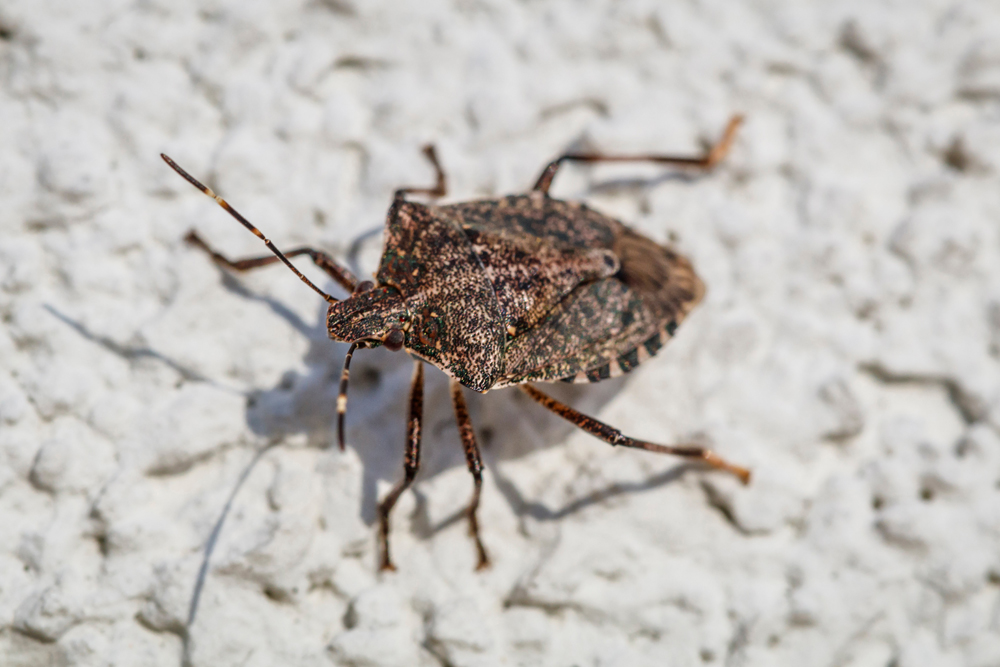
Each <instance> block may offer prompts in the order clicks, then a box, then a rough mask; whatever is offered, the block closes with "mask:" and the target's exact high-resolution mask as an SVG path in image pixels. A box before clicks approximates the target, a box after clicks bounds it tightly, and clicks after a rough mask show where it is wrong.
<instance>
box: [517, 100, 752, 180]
mask: <svg viewBox="0 0 1000 667" xmlns="http://www.w3.org/2000/svg"><path fill="white" fill-rule="evenodd" d="M742 122H743V116H739V115H736V116H733V117H732V118H731V119H730V120H729V124H728V125H727V126H726V130H725V132H723V134H722V138H721V139H720V140H719V141H718V142H717V143H716V144H715V145H714V146H712V147H711V148H710V149H708V150H707V151H706V152H705V154H704V155H702V156H700V157H686V156H677V155H602V154H600V153H566V154H565V155H560V156H559V157H558V158H556V159H555V160H553V161H552V162H550V163H549V164H548V165H546V166H545V169H543V170H542V173H541V175H540V176H539V177H538V180H537V181H535V187H534V188H532V189H533V190H537V191H540V192H545V193H548V191H549V188H550V187H551V186H552V179H553V178H555V176H556V172H557V171H559V167H561V166H562V163H563V162H656V163H659V164H675V165H678V166H681V167H696V168H699V169H711V168H712V167H714V166H715V165H717V164H718V163H719V162H720V161H721V160H722V158H724V157H725V156H726V153H728V152H729V148H730V147H731V146H732V144H733V139H734V138H735V137H736V129H737V128H738V127H739V126H740V123H742Z"/></svg>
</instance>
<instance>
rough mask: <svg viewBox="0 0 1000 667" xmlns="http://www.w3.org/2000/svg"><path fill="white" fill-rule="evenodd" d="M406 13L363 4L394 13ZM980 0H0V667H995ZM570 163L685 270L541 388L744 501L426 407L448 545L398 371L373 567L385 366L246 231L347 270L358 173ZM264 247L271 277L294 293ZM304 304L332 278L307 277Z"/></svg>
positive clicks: (572, 444)
mask: <svg viewBox="0 0 1000 667" xmlns="http://www.w3.org/2000/svg"><path fill="white" fill-rule="evenodd" d="M404 4H405V5H406V6H403V5H404ZM998 44H1000V6H998V5H997V4H996V3H990V2H964V3H955V2H936V1H934V0H922V1H921V2H891V1H883V2H849V3H829V2H819V1H816V2H811V3H797V2H767V1H764V0H760V1H758V2H738V3H735V2H724V1H721V0H720V1H716V2H683V3H682V2H672V3H666V2H662V3H661V2H654V1H652V0H648V1H643V0H635V1H627V2H568V1H567V2H551V3H550V2H500V1H493V0H464V1H463V0H455V1H454V2H443V1H442V2H436V1H431V2H420V3H397V2H385V1H364V0H312V1H309V2H281V3H279V2H243V3H236V2H223V1H221V0H219V1H216V2H200V3H199V2H176V1H171V2H165V1H162V0H144V1H142V2H123V1H117V2H83V1H80V2H62V3H59V2H53V1H51V0H47V1H39V0H6V1H5V2H3V3H2V4H0V147H2V148H0V232H2V233H0V319H2V325H0V663H3V664H5V665H178V664H180V663H181V660H182V653H183V650H184V649H183V646H182V639H181V638H182V636H183V635H184V628H185V626H186V624H187V620H188V617H189V605H190V601H191V596H192V590H193V587H194V583H195V580H196V578H197V572H198V568H199V566H200V564H201V561H202V556H203V549H204V547H205V544H206V542H207V541H208V540H209V537H210V535H211V532H212V529H213V526H214V525H215V524H216V522H217V521H218V520H219V517H220V514H221V512H222V510H223V507H224V506H225V504H226V501H227V499H228V498H229V497H230V495H231V494H232V492H233V490H234V488H235V487H236V485H237V482H238V480H239V479H240V476H241V475H242V474H243V473H244V471H245V470H246V469H247V466H248V464H249V463H250V462H251V460H252V459H253V458H254V455H255V453H257V452H258V451H260V449H261V448H262V447H263V446H265V445H266V444H268V443H272V444H273V445H274V446H273V447H271V448H270V449H268V450H267V451H266V452H264V453H263V455H262V456H261V458H260V459H259V461H258V462H257V464H256V465H255V466H254V467H253V468H252V469H250V472H249V475H248V477H247V478H246V482H245V484H244V485H243V486H242V487H241V488H240V489H239V491H238V493H237V494H236V495H235V497H234V499H233V501H232V505H231V510H230V513H229V515H228V517H227V520H226V522H225V524H224V526H223V528H222V532H221V534H220V536H219V538H218V541H217V544H216V549H215V552H214V554H213V556H212V560H211V562H210V565H209V571H208V575H207V578H206V581H205V587H204V589H203V591H202V596H201V599H200V604H199V608H198V611H197V615H196V617H195V620H194V622H193V623H192V624H191V626H190V635H189V636H190V642H189V646H188V649H189V655H188V658H189V660H190V664H192V665H205V666H208V665H212V666H219V665H260V666H269V665H358V666H360V665H379V666H382V665H386V666H388V665H428V666H429V665H453V666H465V665H553V666H565V665H578V666H580V667H583V666H588V667H589V666H594V667H596V666H602V667H604V666H610V665H621V666H628V667H635V666H641V665H651V666H652V665H657V666H662V665H679V666H684V665H708V666H711V665H719V666H722V665H725V666H728V667H751V666H761V667H763V666H772V665H796V666H798V665H824V666H825V665H829V666H831V667H834V666H837V667H839V666H848V665H850V666H857V667H861V666H866V667H867V666H873V667H888V666H890V665H892V666H894V667H918V666H925V665H926V666H932V665H933V666H950V665H954V666H959V665H962V666H969V667H989V666H995V665H998V664H1000V362H998V359H1000V177H998V169H1000V48H998ZM734 112H741V113H744V114H746V117H747V123H746V125H745V127H744V128H743V130H742V132H741V134H740V136H739V138H738V140H737V142H736V144H735V146H734V149H733V151H732V154H731V156H730V157H729V159H728V160H727V161H726V163H725V165H723V166H722V167H721V168H720V169H719V170H718V171H717V172H715V173H713V174H711V175H709V176H706V177H698V178H675V177H673V176H671V173H670V172H669V171H668V170H665V169H662V168H658V167H653V166H649V165H634V166H614V167H611V166H605V167H599V168H598V167H580V166H570V167H567V168H566V169H565V170H564V173H561V174H560V176H559V178H558V179H557V181H556V184H555V186H554V189H553V194H554V195H556V196H561V197H566V198H570V197H574V198H585V199H586V200H587V201H588V202H589V203H591V204H592V205H593V206H595V207H598V208H600V209H601V210H603V211H606V212H608V213H610V214H613V215H615V216H617V217H619V218H621V219H622V220H624V221H625V222H627V223H628V224H631V225H633V226H634V227H635V228H637V229H639V230H641V231H642V232H644V233H646V234H648V235H650V236H651V237H653V238H654V239H657V240H661V241H667V240H672V241H673V242H674V243H675V244H676V245H677V247H678V248H679V249H680V250H681V251H683V252H684V253H686V254H688V255H689V256H690V257H691V258H692V260H693V261H694V263H695V266H696V267H697V269H698V270H699V273H700V274H701V275H702V276H703V278H704V280H705V282H706V283H707V285H708V289H709V291H708V296H707V298H706V300H705V302H704V303H703V304H702V305H701V306H700V307H699V308H698V309H697V310H696V311H695V312H694V314H693V315H692V316H691V318H690V319H689V320H688V321H687V322H685V323H684V325H683V326H682V327H681V329H680V330H679V332H678V336H677V338H676V339H675V340H674V341H673V342H672V343H671V344H670V345H669V346H668V347H667V348H666V349H665V350H664V351H663V352H662V353H661V354H660V355H659V356H658V357H657V358H656V359H654V360H653V361H650V362H648V363H646V364H644V365H643V366H642V367H641V368H640V369H639V370H637V371H636V372H634V373H633V374H632V375H631V377H629V378H628V380H627V381H612V382H608V383H604V384H602V385H598V386H592V387H580V388H568V389H566V388H564V389H565V390H564V391H561V392H559V396H561V397H563V398H565V399H567V400H570V401H571V402H573V404H574V405H577V406H579V407H581V409H585V410H588V411H590V412H591V413H592V414H595V416H597V417H599V418H601V419H603V420H605V421H607V422H609V423H611V424H614V425H615V426H618V427H619V428H621V429H622V430H623V431H624V432H625V433H627V434H630V435H634V436H637V437H643V438H647V439H650V440H658V441H662V442H670V441H674V440H679V439H684V438H691V437H697V438H700V439H703V440H705V441H708V442H711V443H712V444H713V446H714V447H715V448H716V449H717V450H718V451H719V452H721V453H722V454H724V455H725V456H727V457H729V458H731V459H732V460H733V461H736V462H740V463H744V464H746V465H748V466H750V467H752V468H753V470H754V474H755V478H754V481H753V483H752V484H751V485H750V486H748V487H745V488H744V487H740V486H739V485H738V484H737V483H736V482H735V481H734V480H732V479H729V478H727V477H726V476H725V475H721V474H718V473H712V472H706V471H703V470H699V469H691V468H688V467H686V466H682V465H680V464H679V462H678V461H677V460H674V459H671V458H667V457H657V456H653V455H648V454H643V453H637V452H631V451H617V450H612V449H611V448H610V447H608V446H606V445H604V444H603V443H601V442H598V441H596V440H594V439H593V438H591V437H589V436H587V435H586V434H583V433H580V432H577V431H574V430H572V429H570V428H568V427H567V426H565V425H564V424H562V423H561V422H560V421H559V420H558V419H556V418H554V417H548V416H546V415H545V414H544V413H543V412H542V411H541V410H540V409H539V408H537V407H536V406H534V405H533V404H529V402H528V401H527V400H526V399H525V397H523V396H521V395H519V393H518V392H516V391H512V390H505V391H500V392H496V393H490V394H489V395H487V396H484V397H473V396H470V398H469V400H470V405H471V409H472V413H473V415H472V416H473V419H474V420H475V422H476V424H477V427H478V428H479V430H480V439H481V441H482V442H483V444H484V449H485V456H486V464H487V467H488V472H487V474H486V482H485V486H484V494H483V503H482V509H481V521H482V524H483V539H484V541H485V543H486V546H487V548H488V549H489V550H490V552H491V555H492V557H493V561H494V564H493V567H492V568H491V569H490V570H489V571H487V572H484V573H475V572H473V571H472V569H473V565H474V563H475V560H474V558H475V556H474V551H473V548H472V544H471V542H470V540H469V539H468V536H467V534H466V527H465V525H464V522H462V521H461V520H455V519H456V515H457V513H458V512H460V511H461V509H462V507H463V506H464V504H465V503H466V502H467V499H468V495H469V492H470V490H471V481H470V479H469V476H468V473H467V472H466V470H465V468H464V464H463V461H462V455H461V451H460V448H459V446H458V437H457V432H456V431H455V428H454V425H453V421H452V417H451V414H450V405H449V402H448V399H447V396H446V393H447V392H446V384H445V382H444V378H443V376H442V375H441V374H440V373H438V372H437V371H431V372H430V373H429V380H428V386H427V411H426V415H427V417H426V427H425V436H424V444H425V469H424V472H423V473H422V475H421V478H420V481H419V483H418V485H417V487H416V490H415V492H413V493H408V494H406V495H404V496H403V498H402V500H401V501H400V504H399V506H398V507H397V511H396V513H395V523H394V525H393V535H392V538H393V546H394V555H395V558H396V561H397V564H398V565H399V570H398V572H396V573H393V574H388V575H378V574H377V573H376V558H375V557H376V548H375V547H376V542H375V529H374V525H373V523H372V522H373V519H374V514H375V503H376V500H377V498H379V497H381V496H382V495H384V494H385V493H386V492H387V490H388V488H389V486H390V485H391V484H392V483H393V482H394V481H395V480H396V479H397V478H398V477H399V476H400V475H401V471H402V444H403V433H404V419H405V405H406V392H407V385H408V380H409V375H410V364H409V363H408V362H407V360H406V359H405V357H404V356H403V355H402V354H396V355H393V354H389V353H386V352H384V351H375V352H367V353H365V352H359V353H358V354H357V355H356V357H355V362H354V373H353V386H352V391H351V411H350V415H349V420H348V426H349V428H348V440H349V446H348V450H347V451H346V452H345V453H341V452H339V451H338V450H337V449H336V448H335V447H334V448H329V447H328V445H330V444H331V440H332V425H333V417H334V410H333V407H334V398H335V395H336V383H337V379H338V376H339V370H340V364H341V362H342V358H343V354H344V351H345V346H343V345H339V344H333V343H331V342H329V341H327V340H326V339H325V332H324V329H323V322H324V318H323V314H324V311H323V308H322V306H323V304H322V302H321V301H320V300H319V299H318V298H317V297H316V295H315V294H313V293H312V292H311V291H309V290H308V289H306V288H305V287H303V286H302V284H301V283H299V281H298V280H296V279H295V277H294V276H292V275H291V274H290V273H289V272H287V271H285V270H284V269H282V268H280V267H276V268H271V269H267V270H262V271H260V272H256V273H254V274H250V275H246V276H240V277H235V278H233V277H229V276H226V275H224V274H223V273H221V272H220V271H219V270H217V269H216V268H215V267H214V266H213V265H212V264H211V263H210V262H209V261H207V259H206V257H205V256H203V255H202V254H200V253H199V252H197V251H195V250H193V249H192V248H190V247H189V246H187V245H185V244H184V243H183V242H182V238H183V236H184V234H185V233H186V231H187V230H188V229H189V228H192V227H196V228H197V229H198V230H199V232H200V233H201V234H202V235H203V236H204V237H205V238H207V239H209V240H210V241H211V242H212V243H213V244H215V245H216V246H218V247H219V248H220V249H224V250H225V251H226V252H228V253H231V254H232V255H233V256H242V255H252V254H259V253H261V252H262V251H263V248H262V247H261V246H260V244H259V242H258V241H257V240H256V239H255V238H254V237H253V236H251V235H250V234H248V233H247V232H246V231H245V230H244V229H242V228H241V227H240V226H239V225H238V224H236V223H235V222H234V221H233V220H231V219H230V218H228V217H227V216H226V215H225V214H224V213H223V212H222V211H221V210H219V209H218V208H217V207H215V206H214V205H213V204H212V203H211V202H210V201H209V200H207V199H206V198H204V197H203V196H201V195H199V194H198V193H197V192H196V191H195V190H194V189H192V188H191V187H190V186H189V185H187V184H186V183H184V182H183V181H182V180H181V179H180V178H178V177H177V176H176V175H175V174H174V173H173V172H171V171H170V170H169V169H168V168H167V167H166V166H165V165H164V164H163V163H162V162H161V161H160V159H159V157H158V154H159V153H160V152H161V151H162V152H166V153H168V154H170V155H171V156H173V157H174V158H175V159H176V160H177V161H178V162H180V163H181V164H182V165H183V166H185V167H186V168H187V169H189V170H190V171H191V172H192V173H193V174H195V175H197V176H199V177H202V178H204V179H206V180H207V182H208V183H209V184H210V185H212V186H213V187H215V188H216V189H217V190H218V191H219V192H220V193H221V194H223V196H225V197H227V198H228V199H229V201H230V202H231V203H232V204H233V205H234V206H236V207H237V208H238V209H239V210H240V211H242V212H243V213H244V214H245V215H247V217H249V218H250V219H251V220H253V221H254V222H255V223H257V224H258V225H259V226H260V227H261V229H263V230H264V232H265V233H266V234H267V235H268V236H269V237H271V238H272V239H273V240H274V241H275V242H276V243H277V244H278V245H279V246H280V247H283V248H291V247H293V246H296V245H300V244H315V245H317V246H320V247H322V248H324V249H327V250H329V251H330V252H332V253H333V254H334V255H335V256H336V257H338V258H339V259H341V260H342V261H345V262H349V263H352V265H353V266H355V267H356V268H357V269H358V270H359V271H360V272H362V273H363V274H365V275H367V274H369V273H370V272H371V271H372V270H373V269H374V268H375V266H376V264H377V261H378V256H379V250H380V237H379V229H380V227H381V225H382V222H383V217H384V214H385V210H386V209H387V207H388V204H389V201H390V197H391V192H392V191H393V189H394V188H396V187H398V186H401V185H420V184H424V183H427V184H429V183H430V182H431V178H432V173H431V170H430V168H429V167H428V165H427V164H426V162H425V161H424V159H423V157H422V155H421V154H420V150H419V148H420V146H421V145H422V144H423V143H425V142H428V141H433V142H435V143H436V145H437V146H438V149H439V153H440V155H441V159H442V162H443V164H444V167H445V169H446V170H447V172H448V176H449V179H450V180H449V185H450V194H449V198H451V199H454V200H458V199H465V198H472V197H486V196H493V195H499V194H505V193H509V192H519V191H524V190H526V189H527V188H528V187H530V185H531V183H532V182H533V180H534V178H535V177H536V176H537V173H538V171H539V170H540V169H541V167H542V166H543V165H544V164H545V162H547V161H548V160H549V159H551V158H552V157H554V156H556V155H558V154H559V153H560V152H561V151H563V150H566V149H567V148H571V147H572V148H590V149H595V150H605V151H620V152H638V151H658V152H697V151H698V150H700V146H701V145H702V144H703V143H705V142H708V141H711V140H712V139H714V138H715V137H716V136H717V135H718V133H719V132H720V131H721V129H722V127H723V126H724V124H725V122H726V120H727V118H728V117H729V116H730V115H731V114H732V113H734ZM300 265H301V266H302V267H303V268H304V269H305V270H306V271H307V272H308V274H309V275H310V276H313V277H314V278H315V279H316V280H322V279H323V276H322V274H321V273H319V272H318V271H316V270H314V269H313V268H312V267H311V266H309V265H308V264H307V263H305V262H302V263H300ZM323 284H325V285H327V286H328V287H330V289H333V287H331V286H330V283H329V281H326V282H323Z"/></svg>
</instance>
